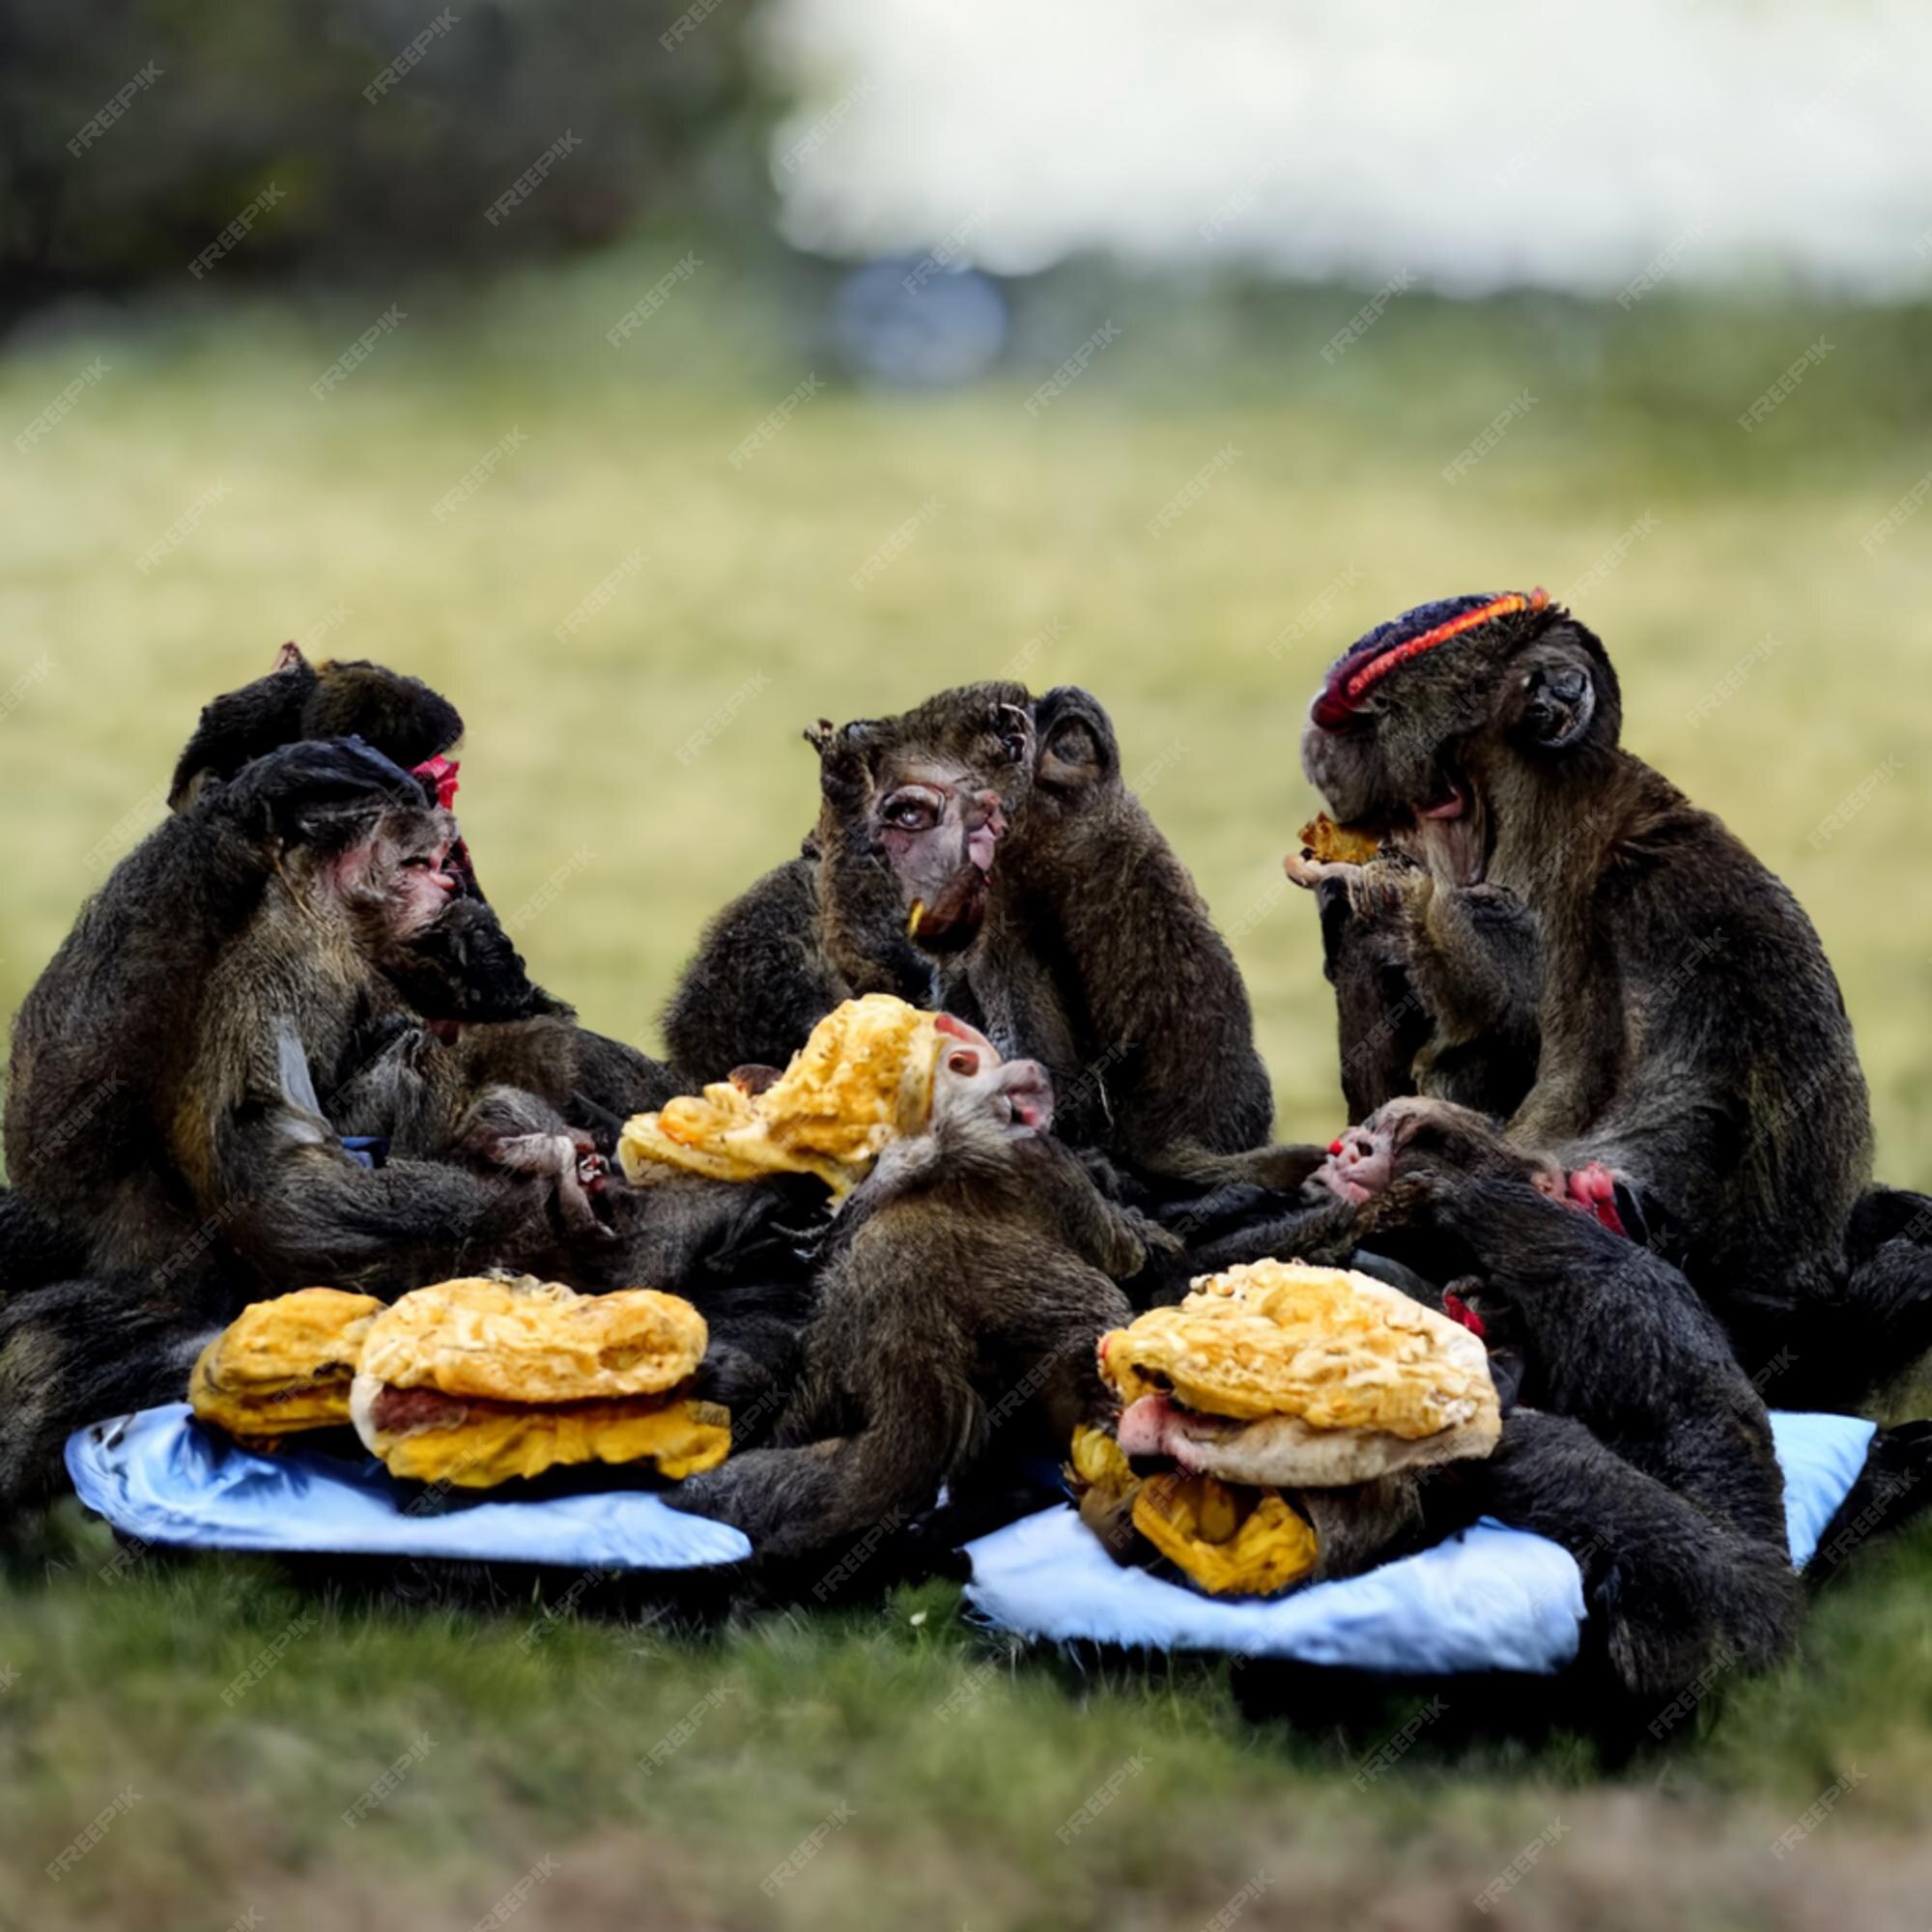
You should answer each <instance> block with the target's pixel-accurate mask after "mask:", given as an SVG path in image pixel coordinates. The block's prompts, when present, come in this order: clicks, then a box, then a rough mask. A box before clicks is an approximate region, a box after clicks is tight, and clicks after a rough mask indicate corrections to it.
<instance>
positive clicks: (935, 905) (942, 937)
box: [906, 858, 990, 952]
mask: <svg viewBox="0 0 1932 1932" xmlns="http://www.w3.org/2000/svg"><path fill="white" fill-rule="evenodd" d="M989 867H990V861H989ZM989 867H980V865H979V863H978V862H977V858H974V859H969V860H968V861H967V863H966V864H965V865H963V866H961V867H959V869H958V870H957V871H955V872H954V873H953V874H952V877H951V878H950V879H948V880H947V882H946V884H945V886H944V887H943V888H942V889H941V891H940V893H939V895H938V896H937V897H936V898H933V899H931V900H929V901H928V900H924V899H921V900H917V901H915V903H914V908H913V913H912V917H911V919H910V920H909V921H908V922H907V925H906V931H907V934H908V936H909V937H910V938H911V939H912V941H913V943H914V944H915V945H916V946H918V947H919V949H920V950H921V951H922V952H965V950H966V949H967V947H969V946H971V945H972V943H973V942H974V941H975V940H976V939H978V938H979V936H980V926H981V925H983V924H984V923H985V919H986V881H987V878H988V876H989Z"/></svg>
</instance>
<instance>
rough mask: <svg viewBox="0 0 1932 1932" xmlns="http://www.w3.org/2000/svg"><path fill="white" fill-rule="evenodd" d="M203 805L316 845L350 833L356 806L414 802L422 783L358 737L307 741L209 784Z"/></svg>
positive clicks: (366, 807)
mask: <svg viewBox="0 0 1932 1932" xmlns="http://www.w3.org/2000/svg"><path fill="white" fill-rule="evenodd" d="M204 797H205V798H206V799H207V800H208V804H207V806H206V808H205V809H206V810H209V811H210V812H212V813H216V814H219V815H221V816H223V817H229V818H238V819H241V821H243V822H244V823H247V824H249V825H251V826H252V828H253V829H255V830H257V831H259V832H262V833H267V834H272V835H274V836H275V837H277V838H285V839H291V840H300V841H302V842H305V843H313V842H321V841H324V840H326V839H327V837H328V836H329V835H330V834H331V833H333V835H334V836H335V837H337V838H342V839H344V840H346V839H348V838H350V837H352V836H353V834H352V832H351V830H350V823H351V821H352V820H353V818H354V816H355V815H357V809H358V808H359V809H360V810H364V811H366V810H376V809H379V808H381V807H383V806H384V805H394V806H398V807H403V806H418V807H419V806H420V805H421V804H422V787H421V786H420V785H419V784H418V783H417V782H416V781H415V780H414V779H412V778H411V777H410V775H409V773H407V772H406V771H404V770H403V768H402V767H401V766H400V765H398V764H396V763H394V762H393V761H392V760H390V759H388V758H385V757H384V755H383V753H381V752H379V751H377V750H376V749H375V748H374V747H373V746H371V745H368V744H366V743H364V742H363V740H362V739H360V738H312V739H304V740H302V741H301V742H300V743H298V744H294V745H283V746H280V747H279V748H277V749H276V750H275V751H272V752H270V753H268V754H267V755H266V756H265V757H260V758H257V759H255V760H254V762H253V763H251V764H248V765H246V766H244V767H243V768H242V769H241V771H240V772H239V773H237V775H236V776H235V777H234V778H232V779H230V780H229V781H228V782H227V783H226V784H222V785H216V786H213V787H211V788H210V789H209V790H208V791H207V792H206V793H205V794H204Z"/></svg>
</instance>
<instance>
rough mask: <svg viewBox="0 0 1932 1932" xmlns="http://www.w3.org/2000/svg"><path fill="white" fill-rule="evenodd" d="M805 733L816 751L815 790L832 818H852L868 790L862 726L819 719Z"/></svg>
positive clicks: (864, 735)
mask: <svg viewBox="0 0 1932 1932" xmlns="http://www.w3.org/2000/svg"><path fill="white" fill-rule="evenodd" d="M805 735H806V740H807V742H808V743H809V744H810V745H811V746H812V747H813V749H814V750H815V751H816V752H817V753H818V789H819V793H820V795H821V796H822V797H823V798H824V800H825V803H826V804H827V805H828V806H829V807H830V808H831V810H832V815H833V817H834V818H835V819H836V820H838V821H840V822H844V821H848V820H850V819H853V818H856V817H857V816H858V814H859V813H861V812H862V811H864V810H865V808H866V802H867V799H869V798H870V796H871V791H872V781H871V773H870V772H869V770H868V769H867V764H866V730H865V727H864V725H839V726H838V727H837V728H835V727H834V725H833V723H832V721H831V719H829V718H821V719H820V720H819V721H818V726H817V729H816V730H814V731H808V732H807V733H806V734H805Z"/></svg>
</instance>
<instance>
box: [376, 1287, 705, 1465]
mask: <svg viewBox="0 0 1932 1932" xmlns="http://www.w3.org/2000/svg"><path fill="white" fill-rule="evenodd" d="M706 1340H707V1333H706V1329H705V1325H704V1318H703V1317H702V1316H700V1315H699V1314H698V1312H697V1311H696V1309H695V1308H694V1307H692V1305H691V1304H690V1303H689V1302H688V1301H682V1300H680V1299H679V1298H678V1297H677V1296H676V1295H672V1294H662V1293H658V1291H657V1290H655V1289H648V1288H633V1289H623V1290H620V1291H618V1292H617V1293H613V1294H579V1293H576V1292H575V1291H573V1290H571V1289H568V1288H564V1287H561V1286H559V1285H558V1284H556V1283H554V1282H539V1281H536V1280H534V1279H533V1278H531V1277H529V1276H525V1277H524V1278H523V1279H522V1280H519V1281H497V1280H469V1281H445V1282H440V1283H438V1284H437V1285H436V1286H435V1287H432V1288H422V1289H417V1290H416V1291H415V1293H412V1294H406V1295H404V1296H403V1297H402V1298H401V1299H400V1300H399V1301H397V1302H396V1303H395V1305H394V1306H393V1307H391V1308H389V1309H387V1310H386V1311H384V1313H383V1314H382V1315H381V1316H379V1317H378V1318H377V1320H376V1321H375V1322H374V1323H372V1325H371V1327H370V1330H369V1333H368V1335H367V1337H366V1338H365V1340H364V1342H363V1348H362V1361H361V1368H360V1371H359V1372H358V1374H357V1375H356V1377H355V1384H354V1386H353V1388H352V1390H351V1393H350V1412H351V1414H352V1416H353V1418H354V1420H355V1430H356V1433H357V1435H360V1436H361V1438H362V1440H363V1443H364V1444H365V1445H366V1446H367V1447H368V1449H369V1450H370V1451H371V1452H372V1453H373V1454H374V1455H376V1456H378V1457H380V1458H381V1459H382V1461H383V1463H384V1466H385V1467H386V1468H387V1469H388V1471H389V1473H390V1474H391V1475H394V1476H405V1477H410V1478H412V1479H414V1480H416V1481H419V1482H441V1483H448V1484H452V1485H454V1486H456V1487H457V1488H460V1489H491V1488H494V1487H495V1486H496V1485H497V1484H498V1483H503V1482H508V1481H510V1480H511V1479H512V1478H515V1477H530V1476H538V1475H541V1474H542V1473H543V1472H544V1471H545V1470H547V1469H551V1468H554V1467H560V1466H566V1465H569V1464H572V1463H612V1464H623V1463H646V1462H648V1463H654V1464H655V1466H656V1472H657V1474H659V1475H661V1476H664V1477H667V1478H669V1479H671V1480H673V1481H675V1480H678V1479H681V1478H682V1477H685V1476H688V1475H692V1474H695V1473H696V1471H698V1470H700V1469H709V1468H712V1467H714V1466H715V1465H716V1464H718V1463H722V1462H723V1461H724V1460H725V1454H726V1452H727V1451H728V1449H729V1447H730V1441H731V1433H730V1417H729V1414H728V1412H727V1411H726V1410H725V1409H724V1408H721V1407H720V1406H718V1405H717V1404H715V1403H708V1402H698V1401H696V1400H694V1399H693V1397H692V1394H691V1387H692V1378H693V1377H694V1376H695V1375H696V1372H697V1366H698V1363H699V1362H700V1361H701V1360H702V1359H703V1356H704V1348H705V1342H706Z"/></svg>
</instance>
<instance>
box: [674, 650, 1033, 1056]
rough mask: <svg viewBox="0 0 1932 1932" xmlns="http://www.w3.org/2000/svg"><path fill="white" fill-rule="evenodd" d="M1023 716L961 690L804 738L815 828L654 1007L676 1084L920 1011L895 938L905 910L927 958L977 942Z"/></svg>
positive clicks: (925, 1002)
mask: <svg viewBox="0 0 1932 1932" xmlns="http://www.w3.org/2000/svg"><path fill="white" fill-rule="evenodd" d="M1031 705H1032V699H1031V698H1030V697H1029V696H1028V694H1027V691H1026V688H1025V686H1023V685H1018V684H1012V683H988V684H975V685H966V686H962V687H961V688H960V689H958V690H956V691H948V692H942V693H941V694H940V695H939V696H936V697H932V698H928V699H927V700H926V701H925V702H924V703H923V704H921V705H918V706H916V707H914V709H912V710H910V711H907V712H903V713H901V714H899V715H898V716H896V717H892V718H884V719H871V720H863V721H860V722H857V723H854V724H851V725H845V726H844V727H843V728H842V729H840V730H838V731H835V730H834V729H833V726H832V725H831V723H830V722H829V721H826V720H821V721H820V722H819V724H818V725H816V726H815V727H814V728H812V729H810V730H808V731H807V732H806V734H805V736H806V740H807V742H808V743H809V744H810V745H811V746H812V747H813V749H814V750H815V751H817V753H819V760H820V808H819V815H818V820H817V823H816V825H815V827H814V829H813V830H812V831H811V832H810V834H809V835H808V836H807V838H806V839H805V841H804V844H803V846H802V848H801V851H800V855H799V856H798V857H797V858H795V859H792V860H788V861H787V862H786V863H785V864H783V865H781V866H779V867H776V868H775V869H773V870H772V871H770V872H767V873H766V874H765V876H764V877H763V878H761V879H760V880H758V881H757V883H756V884H755V885H753V886H752V887H751V888H750V889H749V890H748V891H747V892H745V893H743V894H742V895H740V896H739V897H737V898H736V899H734V900H732V901H731V903H730V904H729V905H727V906H725V909H724V910H723V911H722V912H720V913H719V914H718V915H717V916H716V917H715V918H714V919H713V920H712V921H711V922H710V923H709V924H708V925H707V926H706V928H705V931H704V935H703V937H702V938H701V940H700V941H699V943H698V949H697V952H696V956H695V957H694V958H693V960H692V961H691V963H690V965H689V966H688V967H687V968H686V969H685V972H684V974H683V975H682V977H681V978H680V980H679V982H678V985H677V988H676V990H675V991H674V992H673V994H672V996H671V998H670V1000H669V1002H668V1005H667V1006H666V1008H665V1010H664V1015H663V1023H662V1025H663V1033H664V1037H665V1043H666V1046H667V1048H668V1052H669V1056H670V1061H671V1065H673V1067H675V1068H676V1070H677V1073H678V1075H679V1076H680V1078H681V1079H682V1080H683V1081H684V1082H685V1083H686V1084H687V1085H688V1086H691V1087H696V1086H698V1085H701V1084H703V1083H704V1082H706V1081H712V1080H723V1079H725V1077H726V1076H727V1075H728V1074H729V1073H730V1071H731V1069H732V1068H733V1067H736V1066H742V1065H763V1066H779V1067H782V1066H783V1065H785V1063H786V1062H787V1061H788V1060H789V1059H790V1058H791V1056H792V1055H793V1054H794V1053H795V1052H796V1051H797V1050H798V1049H799V1048H800V1047H801V1046H803V1045H804V1044H805V1040H806V1037H807V1036H808V1035H809V1034H810V1032H811V1029H812V1028H813V1027H814V1026H815V1025H816V1024H817V1023H818V1022H819V1021H820V1020H821V1019H823V1018H824V1017H825V1015H826V1014H827V1013H829V1012H830V1011H831V1010H832V1009H833V1008H835V1007H836V1006H838V1004H839V1003H840V1002H841V1001H843V1000H847V999H853V998H857V997H859V996H861V995H863V994H866V993H894V994H896V995H897V996H898V997H899V998H901V999H904V1000H907V1001H908V1002H910V1003H911V1004H913V1005H915V1006H930V1005H932V1004H933V1003H934V979H933V971H932V965H931V960H930V958H929V956H927V954H926V953H924V952H921V951H920V950H919V949H918V948H916V947H915V946H914V945H913V943H912V940H911V938H910V937H909V936H908V934H907V930H906V928H907V924H908V922H909V916H910V913H911V899H912V897H914V896H920V895H923V897H924V899H925V907H924V914H923V919H924V937H925V944H926V946H927V947H928V948H933V949H938V950H945V951H949V952H956V951H957V950H959V949H960V948H961V947H963V946H965V945H970V943H971V942H972V940H973V938H974V937H975V936H976V935H977V933H978V931H979V928H980V923H982V922H983V919H984V916H985V901H986V884H985V882H986V877H987V875H988V873H989V872H990V871H991V869H992V867H993V865H994V862H995V854H996V852H997V850H998V847H999V841H1000V839H1001V838H1002V837H1003V836H1004V834H1005V832H1006V830H1007V827H1008V825H1009V823H1010V821H1011V818H1012V815H1013V812H1014V811H1015V810H1016V809H1017V807H1018V803H1019V799H1020V797H1021V795H1022V793H1023V791H1024V788H1025V786H1026V784H1027V783H1028V781H1029V780H1030V778H1031V770H1030V764H1031V753H1032V747H1033V726H1032V718H1031ZM874 806H876V810H873V809H872V808H873V807H874ZM889 853H890V854H891V855H892V856H891V857H890V858H889ZM901 870H903V872H904V875H905V877H906V878H907V879H909V880H910V881H911V882H912V890H911V894H910V895H908V893H907V892H906V891H904V890H902V887H901V877H900V874H901Z"/></svg>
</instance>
